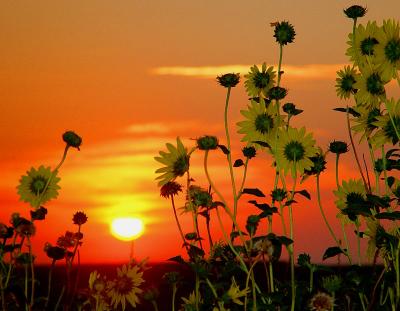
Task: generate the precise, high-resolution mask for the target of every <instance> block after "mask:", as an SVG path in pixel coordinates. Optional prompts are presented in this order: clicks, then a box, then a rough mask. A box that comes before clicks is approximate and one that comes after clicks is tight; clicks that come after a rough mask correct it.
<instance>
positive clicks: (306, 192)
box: [295, 189, 311, 200]
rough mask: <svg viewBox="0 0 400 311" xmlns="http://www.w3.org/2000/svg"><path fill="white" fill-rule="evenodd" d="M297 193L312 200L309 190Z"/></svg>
mask: <svg viewBox="0 0 400 311" xmlns="http://www.w3.org/2000/svg"><path fill="white" fill-rule="evenodd" d="M295 193H298V194H301V195H302V196H303V197H305V198H307V199H309V200H311V195H310V193H309V192H308V191H307V190H305V189H304V190H300V191H296V192H295Z"/></svg>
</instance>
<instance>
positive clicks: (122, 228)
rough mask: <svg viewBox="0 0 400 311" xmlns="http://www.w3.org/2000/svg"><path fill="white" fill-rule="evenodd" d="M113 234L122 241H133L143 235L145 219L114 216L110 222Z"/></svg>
mask: <svg viewBox="0 0 400 311" xmlns="http://www.w3.org/2000/svg"><path fill="white" fill-rule="evenodd" d="M110 231H111V234H112V235H113V236H114V237H115V238H117V239H119V240H122V241H131V240H134V239H136V238H138V237H139V236H141V235H142V233H143V231H144V224H143V221H142V220H141V219H139V218H134V217H121V218H114V219H113V220H112V222H111V224H110Z"/></svg>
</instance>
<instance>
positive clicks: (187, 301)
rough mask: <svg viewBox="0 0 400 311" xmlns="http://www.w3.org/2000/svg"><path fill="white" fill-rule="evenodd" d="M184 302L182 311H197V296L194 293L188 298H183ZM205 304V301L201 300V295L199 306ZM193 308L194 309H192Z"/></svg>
mask: <svg viewBox="0 0 400 311" xmlns="http://www.w3.org/2000/svg"><path fill="white" fill-rule="evenodd" d="M182 300H183V305H182V307H183V308H182V309H181V310H192V309H193V310H195V307H196V294H195V292H194V291H193V292H192V293H191V294H190V295H189V297H188V298H185V297H182ZM202 302H203V300H202V299H201V297H200V295H199V305H200V304H201V303H202ZM191 307H192V309H191Z"/></svg>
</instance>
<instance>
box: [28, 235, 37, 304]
mask: <svg viewBox="0 0 400 311" xmlns="http://www.w3.org/2000/svg"><path fill="white" fill-rule="evenodd" d="M27 240H28V249H29V257H30V266H31V303H30V307H32V306H33V303H34V302H35V268H34V263H33V253H32V243H31V239H30V237H29V235H28V236H27ZM26 298H27V299H28V297H26Z"/></svg>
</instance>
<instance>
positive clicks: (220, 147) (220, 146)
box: [218, 145, 229, 154]
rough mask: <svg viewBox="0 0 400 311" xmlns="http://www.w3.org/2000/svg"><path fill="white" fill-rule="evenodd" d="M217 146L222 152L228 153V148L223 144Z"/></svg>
mask: <svg viewBox="0 0 400 311" xmlns="http://www.w3.org/2000/svg"><path fill="white" fill-rule="evenodd" d="M218 148H219V149H221V150H222V152H223V153H224V154H229V150H228V148H226V147H225V146H224V145H218Z"/></svg>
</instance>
